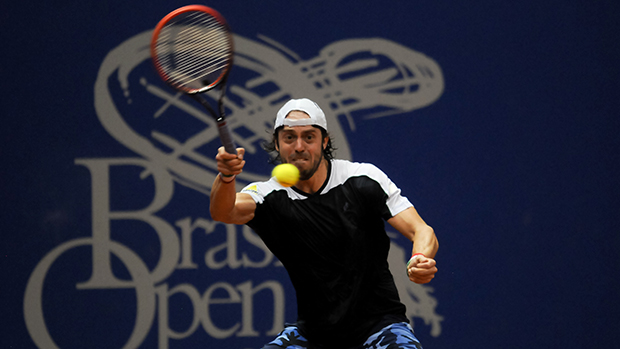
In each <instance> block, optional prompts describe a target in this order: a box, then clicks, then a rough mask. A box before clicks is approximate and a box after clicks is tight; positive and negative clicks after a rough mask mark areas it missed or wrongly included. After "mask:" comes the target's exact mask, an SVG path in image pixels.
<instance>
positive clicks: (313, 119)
mask: <svg viewBox="0 0 620 349" xmlns="http://www.w3.org/2000/svg"><path fill="white" fill-rule="evenodd" d="M293 110H298V111H302V112H304V113H306V114H308V116H310V118H308V119H305V118H304V119H300V120H291V119H287V118H286V117H287V116H288V113H290V112H292V111H293ZM307 125H316V126H320V127H322V128H323V129H324V130H325V131H327V120H326V119H325V113H323V110H321V108H320V107H319V105H318V104H316V103H314V102H313V101H311V100H309V99H308V98H301V99H291V100H290V101H288V102H286V104H284V106H282V108H280V110H279V111H278V115H277V116H276V123H275V125H274V126H273V129H274V130H275V129H277V128H278V127H280V126H291V127H292V126H307Z"/></svg>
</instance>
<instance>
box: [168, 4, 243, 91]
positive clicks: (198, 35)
mask: <svg viewBox="0 0 620 349" xmlns="http://www.w3.org/2000/svg"><path fill="white" fill-rule="evenodd" d="M156 50H157V55H158V58H159V65H160V67H161V69H162V70H163V71H164V73H165V74H166V75H167V76H168V81H169V82H170V83H172V84H173V85H177V86H180V87H184V88H189V89H200V88H202V87H205V86H210V85H212V84H214V83H215V82H216V81H217V80H218V79H219V78H220V77H221V76H222V75H223V73H224V70H225V69H226V68H227V67H228V65H229V61H230V59H231V55H232V43H231V40H230V35H229V33H228V30H227V29H226V27H225V26H223V25H222V24H221V23H220V22H219V21H218V20H217V19H216V18H215V17H213V16H211V15H209V14H206V13H204V12H199V11H195V12H193V13H190V14H188V15H187V16H184V17H183V18H178V20H175V21H171V22H170V23H168V24H167V25H166V26H164V27H163V28H162V30H161V33H160V35H159V37H158V39H157V43H156Z"/></svg>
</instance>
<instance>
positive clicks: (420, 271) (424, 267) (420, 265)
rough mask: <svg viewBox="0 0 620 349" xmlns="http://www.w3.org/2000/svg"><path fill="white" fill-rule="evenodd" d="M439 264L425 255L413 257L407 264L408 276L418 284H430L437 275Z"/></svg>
mask: <svg viewBox="0 0 620 349" xmlns="http://www.w3.org/2000/svg"><path fill="white" fill-rule="evenodd" d="M436 265H437V262H436V261H435V260H434V259H432V258H427V257H425V256H423V255H416V256H413V257H411V260H409V263H407V276H409V280H411V281H413V282H415V283H416V284H426V283H429V282H430V281H431V280H432V279H433V278H434V277H435V274H436V273H437V266H436Z"/></svg>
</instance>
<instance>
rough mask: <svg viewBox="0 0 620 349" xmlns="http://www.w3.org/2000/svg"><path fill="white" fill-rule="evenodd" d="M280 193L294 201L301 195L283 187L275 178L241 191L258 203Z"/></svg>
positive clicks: (246, 187)
mask: <svg viewBox="0 0 620 349" xmlns="http://www.w3.org/2000/svg"><path fill="white" fill-rule="evenodd" d="M279 192H282V193H286V195H287V196H288V197H289V198H290V199H293V200H294V199H299V198H300V197H299V194H297V193H296V192H295V191H294V190H292V189H291V188H287V187H283V186H282V185H281V184H280V183H278V181H277V180H276V179H275V178H274V177H272V178H270V179H269V180H267V181H263V182H253V183H250V184H248V185H247V186H245V187H244V188H243V189H242V190H241V193H245V194H249V195H250V196H252V198H253V199H254V201H255V202H257V203H262V202H263V201H264V200H265V197H267V196H269V195H271V194H274V193H279Z"/></svg>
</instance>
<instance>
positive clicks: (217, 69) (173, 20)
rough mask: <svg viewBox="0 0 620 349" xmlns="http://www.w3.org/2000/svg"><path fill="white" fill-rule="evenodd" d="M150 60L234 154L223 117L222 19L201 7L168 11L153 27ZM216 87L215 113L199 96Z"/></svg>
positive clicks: (227, 38) (225, 55) (226, 66)
mask: <svg viewBox="0 0 620 349" xmlns="http://www.w3.org/2000/svg"><path fill="white" fill-rule="evenodd" d="M151 57H152V59H153V63H154V64H155V69H156V70H157V73H158V74H159V76H160V77H161V78H162V79H163V80H164V81H165V82H166V83H167V84H168V85H170V86H172V87H173V88H175V89H176V90H178V91H181V92H184V93H185V94H187V95H188V96H190V97H192V98H193V99H195V100H196V101H197V102H199V103H200V104H201V105H202V106H203V107H204V108H205V109H206V110H207V111H208V112H209V114H211V116H212V117H213V118H214V119H215V121H216V124H217V128H218V133H219V135H220V139H221V141H222V144H223V145H224V149H226V152H227V153H230V154H236V153H237V150H236V148H237V147H236V145H235V142H234V140H233V137H232V135H231V133H230V130H229V129H228V126H227V125H226V119H225V115H224V103H223V99H224V95H225V93H226V80H227V78H228V74H229V72H230V68H231V67H232V63H233V40H232V33H231V31H230V28H229V27H228V24H227V23H226V20H225V19H224V17H222V15H220V14H219V13H218V12H217V11H215V10H214V9H212V8H209V7H207V6H202V5H189V6H184V7H181V8H178V9H176V10H174V11H172V12H170V13H169V14H168V15H166V16H165V17H164V18H163V19H162V20H161V21H159V23H158V24H157V26H156V27H155V31H154V32H153V37H152V39H151ZM216 87H217V88H218V89H219V98H218V99H217V109H218V112H216V111H215V110H214V108H213V107H212V106H211V105H210V104H209V102H208V101H207V100H206V99H204V98H203V97H201V96H200V94H202V93H204V92H207V91H210V90H213V89H215V88H216Z"/></svg>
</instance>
